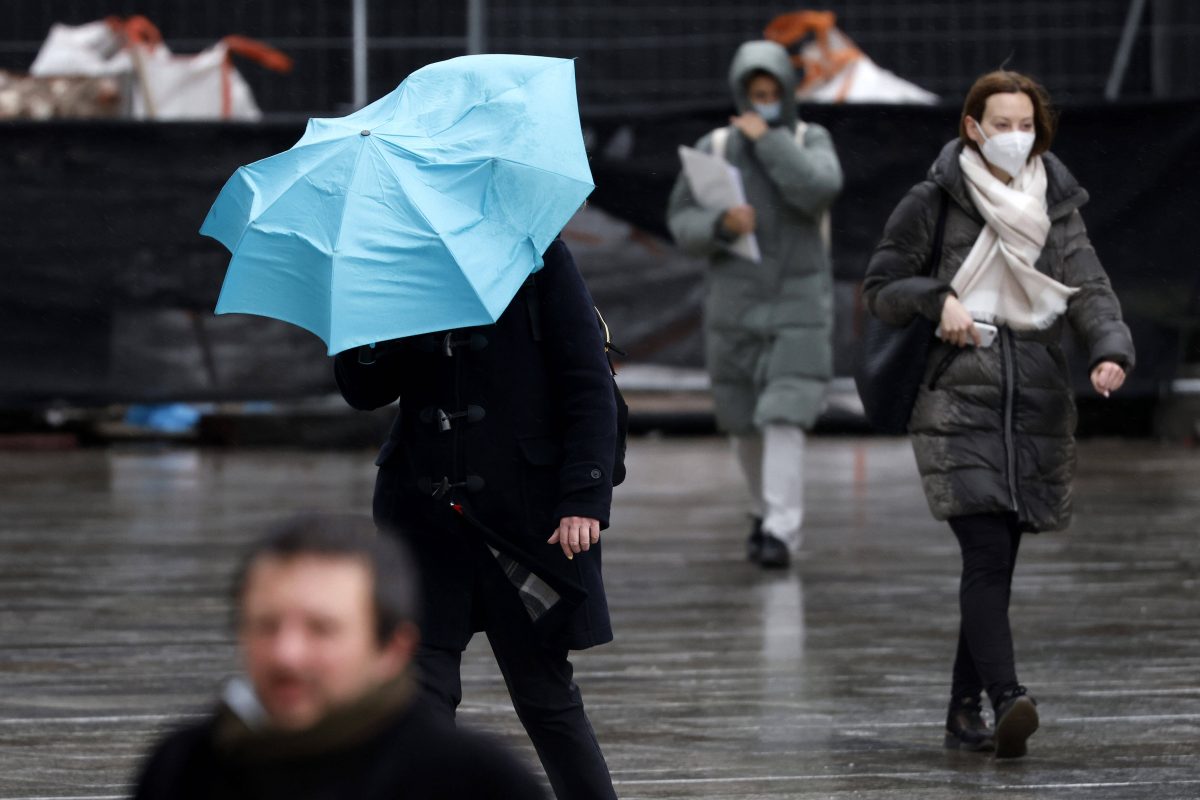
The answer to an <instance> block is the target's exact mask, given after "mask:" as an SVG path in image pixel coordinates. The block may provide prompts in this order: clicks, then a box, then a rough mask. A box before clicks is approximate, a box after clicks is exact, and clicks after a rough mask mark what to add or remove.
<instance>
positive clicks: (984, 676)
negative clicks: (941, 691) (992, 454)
mask: <svg viewBox="0 0 1200 800" xmlns="http://www.w3.org/2000/svg"><path fill="white" fill-rule="evenodd" d="M949 521H950V527H951V529H952V530H953V531H954V535H955V536H957V537H958V544H959V547H960V548H962V559H963V571H962V582H961V583H960V584H959V589H958V603H959V609H960V611H961V613H962V618H961V622H960V623H959V628H958V653H957V655H956V656H955V658H954V681H953V684H952V688H951V697H952V698H953V699H954V700H957V701H961V700H962V698H964V697H975V696H977V695H979V693H980V692H981V691H986V692H987V694H988V697H989V698H990V699H991V701H992V706H993V708H994V707H995V706H996V702H997V699H998V698H999V697H1000V695H1001V694H1002V693H1003V692H1005V691H1006V690H1008V689H1012V688H1014V687H1016V686H1017V668H1016V665H1015V664H1014V660H1013V641H1012V631H1011V630H1010V629H1009V625H1008V602H1009V598H1010V597H1011V594H1012V577H1013V568H1014V567H1016V564H1017V549H1018V548H1019V547H1020V545H1021V531H1020V528H1019V527H1018V526H1017V520H1016V517H1015V515H1012V514H970V515H967V516H962V517H951V518H950V520H949Z"/></svg>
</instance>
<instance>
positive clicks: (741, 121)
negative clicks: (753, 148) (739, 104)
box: [729, 111, 771, 142]
mask: <svg viewBox="0 0 1200 800" xmlns="http://www.w3.org/2000/svg"><path fill="white" fill-rule="evenodd" d="M729 121H730V123H732V125H733V127H735V128H737V129H738V130H739V131H741V132H742V135H743V136H745V137H746V138H747V139H749V140H750V141H752V142H757V141H758V140H759V139H761V138H762V137H763V136H765V135H766V134H767V131H769V130H771V126H769V125H767V121H766V120H764V119H763V118H762V117H760V116H759V115H758V114H757V113H755V112H753V111H747V112H745V113H744V114H739V115H738V116H736V117H730V118H729Z"/></svg>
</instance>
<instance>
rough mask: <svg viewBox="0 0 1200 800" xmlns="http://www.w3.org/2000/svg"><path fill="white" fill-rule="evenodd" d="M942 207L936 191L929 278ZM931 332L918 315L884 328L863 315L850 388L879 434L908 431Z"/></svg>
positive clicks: (942, 196) (942, 225)
mask: <svg viewBox="0 0 1200 800" xmlns="http://www.w3.org/2000/svg"><path fill="white" fill-rule="evenodd" d="M946 205H947V203H946V192H945V191H939V192H938V216H937V226H936V227H935V229H934V234H933V247H932V248H930V250H929V261H928V264H927V267H928V268H927V270H926V274H927V275H930V276H932V275H934V274H935V273H936V272H937V268H938V264H939V263H941V260H942V239H943V235H944V233H945V230H946ZM936 328H937V326H936V324H935V323H934V322H932V321H931V320H928V319H926V318H925V317H923V316H921V315H920V314H918V315H917V316H916V317H915V318H914V319H913V320H912V321H911V322H909V323H908V324H907V325H904V326H901V327H896V326H893V325H888V324H887V323H886V322H883V321H882V320H880V319H879V318H878V317H876V316H875V315H874V314H869V315H868V316H867V319H866V324H865V325H864V326H863V334H862V338H861V339H860V340H859V351H858V359H857V363H856V365H855V369H854V385H855V386H856V387H857V388H858V396H859V398H861V399H862V404H863V409H864V410H865V411H866V415H867V421H868V422H870V423H871V427H873V428H875V429H876V430H877V431H879V432H880V433H887V434H893V435H895V434H901V433H906V432H907V431H908V420H909V418H910V417H911V416H912V410H913V405H914V404H915V403H916V402H917V392H918V391H920V389H921V378H922V377H923V376H924V374H925V364H926V362H927V361H928V360H929V348H930V347H931V346H932V345H933V338H934V331H935V330H936Z"/></svg>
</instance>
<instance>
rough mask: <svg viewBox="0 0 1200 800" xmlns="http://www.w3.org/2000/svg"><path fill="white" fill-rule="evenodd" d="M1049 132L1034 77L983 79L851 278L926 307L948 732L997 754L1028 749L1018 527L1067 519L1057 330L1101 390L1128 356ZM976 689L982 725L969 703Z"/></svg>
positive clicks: (1069, 429)
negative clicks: (931, 333) (941, 543)
mask: <svg viewBox="0 0 1200 800" xmlns="http://www.w3.org/2000/svg"><path fill="white" fill-rule="evenodd" d="M1054 133H1055V118H1054V114H1053V112H1052V110H1051V106H1050V100H1049V97H1048V96H1047V94H1046V92H1045V90H1044V89H1043V88H1042V87H1041V86H1040V85H1039V84H1038V83H1037V82H1035V81H1034V80H1033V79H1031V78H1029V77H1028V76H1025V75H1022V74H1020V73H1018V72H1011V71H1003V70H1002V71H997V72H991V73H988V74H986V75H984V76H982V77H981V78H979V79H978V80H977V81H976V82H975V84H974V86H972V87H971V90H970V91H969V92H968V93H967V98H966V102H965V103H964V105H963V110H962V115H961V118H960V124H959V135H958V137H957V138H956V139H954V140H953V141H951V142H949V143H948V144H946V145H945V147H943V148H942V151H941V154H940V155H939V156H938V158H937V160H936V161H934V163H933V166H932V167H931V168H930V170H929V176H928V178H927V179H926V180H925V181H923V182H921V183H919V184H917V185H916V186H914V187H913V188H912V189H911V190H910V191H909V193H908V194H907V195H906V196H905V197H904V199H903V200H901V201H900V205H899V206H897V207H896V210H895V211H894V212H893V213H892V216H891V218H890V219H889V220H888V222H887V226H886V228H885V229H884V233H883V239H882V241H880V243H879V246H878V247H877V248H876V250H875V253H874V254H873V255H872V257H871V262H870V265H869V266H868V268H867V276H866V280H865V281H864V284H863V292H864V297H865V299H866V303H867V307H868V308H869V309H870V311H871V313H873V314H874V315H875V316H876V317H878V318H879V319H880V320H882V321H883V322H885V323H888V324H890V325H895V326H903V325H907V324H909V322H910V321H912V320H913V319H914V318H916V316H917V315H922V316H924V317H926V318H927V319H929V320H930V321H932V322H935V323H940V327H939V328H938V332H937V335H938V336H939V337H940V340H939V341H936V342H935V343H934V345H933V347H932V348H931V350H930V354H929V359H928V363H927V364H926V365H925V372H924V378H923V380H922V384H921V389H920V392H919V393H918V395H917V399H916V404H915V406H914V408H913V410H912V416H911V419H910V420H909V423H908V430H909V433H910V434H911V437H912V443H913V449H914V450H915V451H916V457H917V466H918V468H919V469H920V472H921V482H922V484H923V485H924V489H925V496H926V498H927V499H928V501H929V507H930V509H931V510H932V512H933V516H934V517H935V518H936V519H939V520H945V521H948V522H949V523H950V528H951V530H953V531H954V535H955V536H956V537H957V538H958V542H959V545H960V547H961V549H962V565H963V566H962V580H961V585H960V590H959V605H960V613H961V624H960V627H959V634H958V650H957V655H956V656H955V660H954V671H953V679H952V683H951V693H950V696H951V699H950V708H949V711H948V713H947V720H946V736H945V743H946V746H947V747H950V748H954V749H962V750H975V751H992V750H994V751H995V753H996V756H997V757H1015V756H1021V755H1024V754H1025V752H1026V740H1027V739H1028V738H1029V736H1030V735H1031V734H1033V732H1034V731H1035V730H1037V727H1038V712H1037V708H1036V703H1035V702H1034V700H1033V698H1032V697H1031V696H1030V695H1029V693H1028V692H1027V691H1026V689H1025V687H1024V686H1022V685H1021V684H1020V682H1019V681H1018V680H1017V671H1016V665H1015V659H1014V656H1013V641H1012V633H1011V631H1010V628H1009V620H1008V605H1009V598H1010V596H1011V591H1012V577H1013V569H1014V567H1015V566H1016V558H1017V550H1018V547H1019V546H1020V543H1021V537H1022V535H1023V534H1025V533H1031V532H1038V531H1053V530H1059V529H1062V528H1065V527H1066V526H1067V524H1068V522H1069V521H1070V518H1071V479H1072V475H1073V472H1074V469H1075V443H1074V438H1073V436H1074V430H1075V420H1076V413H1075V405H1074V395H1073V391H1072V387H1071V381H1070V378H1069V376H1068V374H1067V364H1066V359H1065V358H1064V356H1063V352H1062V350H1061V349H1060V347H1059V341H1060V339H1061V338H1062V333H1063V328H1064V327H1066V325H1070V327H1071V328H1072V329H1073V330H1074V331H1075V332H1076V333H1077V334H1078V335H1079V337H1080V340H1081V341H1082V342H1083V343H1084V345H1085V350H1084V352H1085V353H1086V354H1087V357H1088V365H1089V371H1090V374H1091V382H1092V385H1093V387H1094V388H1095V390H1096V391H1097V392H1098V393H1100V394H1101V395H1103V396H1105V397H1108V396H1109V395H1110V394H1111V393H1112V392H1114V391H1116V390H1117V389H1119V388H1121V384H1122V383H1123V382H1124V380H1125V376H1126V374H1127V373H1128V372H1129V370H1131V369H1132V368H1133V364H1134V349H1133V340H1132V338H1131V336H1130V333H1129V328H1128V327H1126V325H1125V323H1124V322H1123V321H1122V319H1121V306H1120V303H1119V302H1118V301H1117V297H1116V295H1115V294H1114V293H1113V290H1112V287H1111V286H1110V284H1109V281H1108V277H1107V276H1106V275H1105V273H1104V269H1103V267H1102V266H1101V264H1100V261H1099V259H1098V258H1097V257H1096V252H1095V250H1093V249H1092V245H1091V243H1090V242H1089V240H1088V235H1087V229H1086V228H1085V227H1084V224H1083V217H1082V216H1081V215H1080V213H1079V209H1080V207H1081V206H1082V205H1083V204H1084V203H1085V202H1087V199H1088V195H1087V192H1085V191H1084V190H1083V188H1082V187H1081V186H1080V185H1079V183H1078V182H1077V181H1076V180H1075V178H1074V177H1073V176H1072V175H1071V173H1070V172H1069V171H1068V170H1067V168H1066V167H1065V166H1064V165H1063V163H1062V162H1061V161H1059V160H1058V159H1057V158H1056V157H1055V156H1054V155H1053V154H1052V153H1051V152H1050V144H1051V141H1052V139H1053V137H1054ZM938 241H941V242H942V243H943V244H942V248H941V252H940V253H938V252H935V249H936V244H935V242H938ZM929 264H935V265H937V266H936V267H935V268H934V269H933V274H926V272H927V271H928V267H927V265H929ZM997 329H998V330H997ZM985 332H986V333H987V334H988V336H987V337H986V338H985V336H984V333H985ZM993 334H994V335H995V340H994V341H991V338H992V335H993ZM984 692H986V693H987V696H988V698H989V699H990V701H991V705H992V709H993V711H994V714H995V720H996V724H995V729H994V730H993V729H991V728H989V727H988V726H987V724H986V723H985V722H984V721H983V718H982V716H981V706H982V698H981V694H982V693H984Z"/></svg>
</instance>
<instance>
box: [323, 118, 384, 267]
mask: <svg viewBox="0 0 1200 800" xmlns="http://www.w3.org/2000/svg"><path fill="white" fill-rule="evenodd" d="M365 138H366V139H367V142H365V143H364V144H366V145H367V146H370V147H374V144H373V143H372V142H371V141H370V138H371V137H369V136H368V137H365ZM365 149H366V148H364V147H359V148H358V152H357V153H355V155H354V164H352V165H351V166H350V185H349V186H347V187H346V194H345V199H344V200H343V201H342V214H341V216H339V217H338V225H337V238H336V239H335V240H334V242H333V252H334V253H337V251H338V247H340V246H341V244H342V229H343V228H344V227H345V224H346V209H347V208H348V207H349V206H350V189H351V186H353V185H354V176H355V175H357V174H358V162H359V161H362V155H363V150H365ZM329 280H330V282H332V281H333V270H330V271H329ZM331 288H332V287H331Z"/></svg>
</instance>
